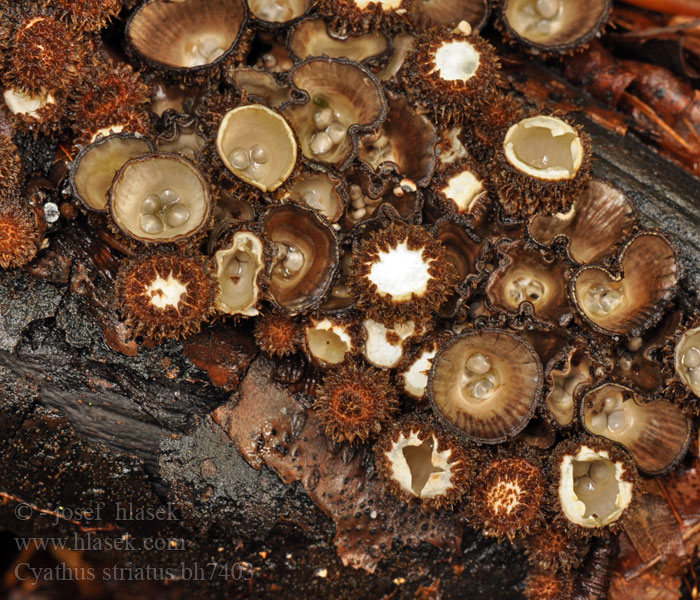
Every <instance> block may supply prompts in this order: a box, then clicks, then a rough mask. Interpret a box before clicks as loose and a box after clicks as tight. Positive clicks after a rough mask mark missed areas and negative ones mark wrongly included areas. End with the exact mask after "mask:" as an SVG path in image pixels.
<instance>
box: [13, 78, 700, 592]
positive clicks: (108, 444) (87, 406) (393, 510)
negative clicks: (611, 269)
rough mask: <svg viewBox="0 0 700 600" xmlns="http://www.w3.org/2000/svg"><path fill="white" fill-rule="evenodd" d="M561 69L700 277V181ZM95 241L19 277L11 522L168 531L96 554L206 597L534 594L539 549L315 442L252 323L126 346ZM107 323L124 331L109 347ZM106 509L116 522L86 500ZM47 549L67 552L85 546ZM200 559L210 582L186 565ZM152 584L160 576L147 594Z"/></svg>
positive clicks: (611, 154)
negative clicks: (530, 550) (613, 126)
mask: <svg viewBox="0 0 700 600" xmlns="http://www.w3.org/2000/svg"><path fill="white" fill-rule="evenodd" d="M544 73H545V76H546V77H551V81H553V82H556V85H555V86H554V87H556V89H557V90H559V93H561V90H564V91H566V92H567V93H569V94H572V95H573V96H575V98H576V100H577V102H576V104H574V106H573V107H574V108H578V109H579V110H578V111H577V112H576V116H577V118H579V119H580V120H581V121H582V122H583V123H584V124H585V127H586V130H587V131H588V132H589V133H590V134H591V135H592V136H593V140H594V147H595V151H596V158H597V160H596V162H595V166H594V171H595V173H596V174H598V175H601V176H604V177H607V178H609V179H611V180H613V181H614V182H615V183H616V184H617V185H619V186H620V187H621V188H622V189H623V190H624V191H625V192H626V193H627V194H628V195H629V196H630V197H631V198H632V199H633V200H634V201H635V202H636V203H637V206H638V208H639V210H640V213H641V215H642V217H643V220H644V222H645V224H646V225H652V226H658V227H659V228H661V229H662V230H663V231H665V232H669V233H670V234H671V235H672V236H673V238H674V239H675V241H676V242H677V243H678V248H679V250H680V255H681V258H682V262H683V266H684V268H685V272H686V277H687V282H688V284H689V286H690V287H691V288H692V289H698V288H700V202H699V201H698V200H699V196H700V194H699V192H700V185H699V184H698V180H697V179H694V178H693V177H691V176H690V175H688V174H687V173H686V172H685V171H684V170H683V169H681V168H680V167H679V166H677V165H675V164H673V163H671V162H669V161H667V160H665V159H663V158H660V157H659V156H658V155H657V154H656V153H655V152H654V151H653V150H651V149H649V148H648V147H646V146H645V145H644V144H643V143H641V142H639V141H638V140H636V139H634V138H633V137H632V136H629V135H628V136H627V137H625V138H621V137H620V136H618V135H617V134H615V133H613V132H611V131H609V130H607V129H605V128H604V127H601V126H600V125H599V122H600V120H598V119H597V120H595V121H594V120H591V119H590V118H588V117H587V116H586V110H585V107H586V106H587V105H588V104H591V105H593V104H594V103H593V101H592V100H591V99H590V98H588V97H584V96H581V95H580V94H578V93H576V92H572V88H570V87H569V86H568V84H566V83H564V82H563V80H561V79H559V78H556V77H555V76H553V75H551V73H549V72H544ZM587 103H588V104H587ZM90 236H91V232H90V231H89V228H88V227H87V226H86V225H85V224H81V223H80V222H76V224H75V231H74V232H73V233H71V234H70V235H68V234H66V235H64V234H63V233H59V234H58V235H57V239H55V240H54V241H53V242H52V244H53V246H55V245H58V246H59V247H60V249H61V251H60V252H59V253H53V254H51V252H49V256H47V257H46V258H45V259H40V261H39V264H38V265H36V266H35V267H33V269H32V274H30V273H27V272H16V273H3V274H2V275H0V405H1V406H2V411H3V419H2V421H1V422H0V427H1V428H2V436H1V437H0V446H1V447H2V456H3V461H2V462H1V463H0V497H1V498H2V500H3V502H2V504H1V505H0V526H1V527H2V529H3V530H5V531H8V532H11V535H12V536H13V537H14V536H34V537H41V536H47V535H51V536H73V535H74V534H76V533H77V535H79V536H81V537H85V536H88V535H91V536H92V537H93V539H101V540H113V539H117V538H119V539H122V538H123V537H124V536H125V535H128V536H130V538H129V539H133V540H136V541H138V542H139V543H140V541H141V540H143V538H144V537H149V538H154V539H162V540H168V543H170V542H172V543H173V544H175V546H174V548H175V550H168V549H159V550H151V551H145V550H143V549H140V547H139V546H138V544H135V547H134V548H128V549H124V550H119V551H114V550H111V551H104V550H101V551H89V552H86V553H84V554H83V555H82V557H81V558H80V560H81V561H87V563H86V564H89V565H92V566H95V567H99V568H103V567H109V568H112V567H113V566H114V565H117V566H120V567H125V568H127V567H134V566H135V565H142V566H143V565H149V566H152V567H154V568H165V567H169V568H172V569H175V571H174V573H175V575H174V578H175V579H177V578H179V579H182V580H184V581H182V582H181V585H182V586H184V587H185V588H187V589H189V591H188V594H189V597H196V594H202V595H205V596H208V597H211V594H212V593H216V594H224V593H225V594H226V596H227V597H246V598H250V597H278V598H311V597H316V598H382V597H386V598H416V597H419V598H420V597H422V598H443V599H447V598H462V597H467V596H468V597H470V598H502V599H508V598H519V597H520V591H519V590H520V588H521V585H522V581H523V579H524V576H525V574H526V569H527V565H526V561H525V558H524V556H523V554H522V552H519V551H517V550H513V549H512V548H511V547H510V546H509V545H508V544H500V545H499V544H497V543H496V542H493V541H489V540H486V539H484V538H483V537H482V536H481V534H479V533H477V532H474V531H473V530H471V529H469V528H467V529H466V531H464V533H463V532H462V530H461V527H460V526H459V525H458V524H456V522H452V521H449V520H444V519H436V522H435V524H434V527H432V526H431V527H430V528H427V529H425V530H418V531H412V530H411V529H412V527H413V522H412V521H411V515H410V514H408V513H406V514H399V509H398V508H397V506H396V505H391V503H390V502H387V501H386V500H385V499H382V498H373V497H372V496H373V494H377V493H378V492H377V490H376V486H375V487H373V484H372V478H371V473H365V474H364V475H362V473H363V470H365V469H367V464H366V463H365V462H363V457H362V456H361V455H358V456H355V455H352V456H347V455H343V451H342V449H340V450H339V449H337V448H332V447H330V446H327V447H326V446H324V447H323V448H322V451H323V453H324V454H319V455H314V456H312V454H313V453H314V452H316V450H319V452H320V449H321V442H320V441H319V439H317V438H318V436H317V437H316V438H314V437H313V436H314V435H315V432H316V431H317V429H316V427H315V424H314V422H313V416H310V415H309V414H308V413H309V411H308V407H306V406H305V405H304V402H303V399H300V398H296V397H294V395H293V394H291V393H290V392H289V390H287V389H285V387H284V386H283V385H281V384H279V383H278V382H275V381H274V379H275V378H274V375H273V372H274V368H275V366H274V365H273V364H271V363H270V362H269V361H268V359H265V358H263V357H261V356H257V355H256V352H255V347H254V345H253V344H252V342H251V334H250V331H249V330H248V329H247V328H246V326H245V325H244V324H242V325H234V324H228V323H227V324H217V325H216V326H215V327H213V328H210V329H205V330H204V331H203V332H202V333H200V334H198V335H197V336H194V337H193V338H191V339H189V340H188V341H187V342H186V343H184V344H183V343H180V342H168V343H166V344H164V345H161V346H158V347H155V348H142V349H141V350H140V352H138V353H135V351H134V348H128V347H121V350H122V352H117V351H115V350H114V349H113V348H119V347H120V346H119V344H120V343H121V341H120V338H119V331H118V324H117V323H116V321H115V319H114V316H113V315H110V310H111V309H110V307H109V306H108V305H105V304H101V302H102V301H101V298H102V297H103V296H104V291H105V290H104V289H101V288H100V285H102V286H104V285H108V284H109V277H107V278H106V282H107V283H106V284H104V283H102V284H94V278H93V277H91V271H92V270H94V269H95V268H96V267H95V260H94V256H97V257H98V261H99V256H100V255H99V253H94V252H93V251H94V249H95V248H96V247H98V245H97V246H96V245H92V246H91V245H90V243H92V242H91V240H92V238H91V237H90ZM86 240H87V241H86ZM92 241H94V240H92ZM89 242H90V243H89ZM95 243H97V242H95ZM90 248H92V250H89V249H90ZM91 252H93V254H91ZM103 269H105V267H104V265H103ZM106 271H109V269H108V268H106ZM110 319H111V321H110ZM110 323H111V324H110ZM103 331H111V332H112V333H113V336H112V337H109V341H110V343H109V344H107V343H106V342H105V339H104V335H103ZM239 383H240V385H239ZM233 390H236V391H233ZM264 402H270V403H275V402H276V403H277V404H274V405H273V408H274V410H279V415H278V416H279V419H278V426H277V429H275V427H272V428H268V429H265V427H264V425H265V423H263V422H261V421H265V419H267V418H268V417H269V409H270V407H269V406H268V407H267V411H268V412H265V410H262V408H261V406H260V405H261V403H264ZM256 411H257V412H256ZM246 435H247V436H248V437H246ZM259 440H262V441H259ZM314 444H315V445H314ZM266 452H267V453H270V455H269V456H265V453H266ZM274 452H277V454H273V453H274ZM294 452H298V453H299V455H298V456H296V455H295V454H294ZM305 453H306V454H305ZM246 459H247V460H246ZM297 459H298V460H297ZM256 461H257V462H256ZM314 469H315V472H316V475H314ZM331 475H333V477H334V479H333V480H331V481H329V480H328V478H330V477H331ZM363 476H366V477H367V481H366V485H363V486H360V487H359V488H356V489H355V488H353V489H347V490H346V489H345V488H344V487H343V486H344V485H345V484H344V483H343V481H344V479H345V478H348V479H351V478H356V479H357V478H359V477H363ZM314 477H315V478H316V479H315V480H314ZM356 479H353V481H354V482H356ZM338 482H339V483H338ZM336 484H337V486H336ZM336 487H337V488H338V489H337V490H336V491H334V489H335V488H336ZM336 492H339V493H341V494H346V493H347V494H348V497H345V498H337V497H333V494H334V493H336ZM370 501H371V502H370ZM97 503H103V504H102V505H101V506H103V510H102V512H101V513H100V515H99V517H100V518H99V519H98V518H94V517H95V515H93V516H92V518H88V517H86V516H85V515H80V514H77V513H76V510H77V509H83V508H85V507H95V506H96V505H97ZM19 506H28V507H29V509H30V510H29V512H30V513H31V517H30V518H27V519H24V518H23V516H22V515H21V514H20V513H18V512H17V507H19ZM127 506H128V507H132V508H133V509H134V510H136V509H149V508H150V509H152V510H153V511H155V510H156V509H158V508H159V507H161V508H162V509H164V510H165V513H164V514H165V515H169V514H171V513H170V512H169V511H173V512H172V514H173V515H175V518H173V519H170V518H163V519H161V518H143V519H137V518H126V519H124V518H120V517H123V516H124V514H123V513H120V512H119V509H120V508H122V507H127ZM375 521H376V527H375V526H374V525H373V523H374V522H375ZM358 532H360V533H358ZM462 534H463V535H462ZM370 538H371V539H372V540H373V542H372V543H370V544H368V543H367V540H368V539H370ZM180 541H182V544H181V547H180V546H179V544H180ZM375 546H376V547H375ZM44 554H46V555H47V558H45V561H49V562H50V561H53V563H52V564H56V563H57V562H59V561H60V562H67V559H66V556H72V555H67V554H65V552H63V553H61V552H58V551H55V552H52V553H46V552H45V553H44ZM74 560H76V561H77V559H74ZM76 564H78V563H76ZM79 564H83V563H79ZM197 566H199V567H201V568H202V569H204V571H203V574H202V576H201V578H200V580H198V581H192V576H191V575H192V574H191V573H189V572H183V571H182V570H181V571H177V569H182V568H188V567H189V568H190V569H194V568H196V567H197ZM234 566H235V569H234ZM353 567H361V568H353ZM10 579H11V578H10ZM104 579H105V578H104V577H102V578H99V577H98V581H96V582H94V585H95V586H97V587H96V588H93V590H94V589H97V592H96V593H97V594H98V596H97V597H100V596H99V593H104V594H107V593H108V592H109V590H110V589H112V588H111V587H110V586H114V585H115V582H109V581H105V580H104ZM151 579H154V578H153V577H152V578H151ZM155 579H157V577H155ZM202 579H203V580H204V581H202ZM122 583H123V582H122ZM125 585H128V584H125ZM153 585H154V586H155V585H158V582H154V583H153ZM149 589H150V588H149V587H143V586H142V587H140V588H139V593H138V597H147V596H148V590H149ZM154 589H155V588H154ZM144 590H145V591H144Z"/></svg>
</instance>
